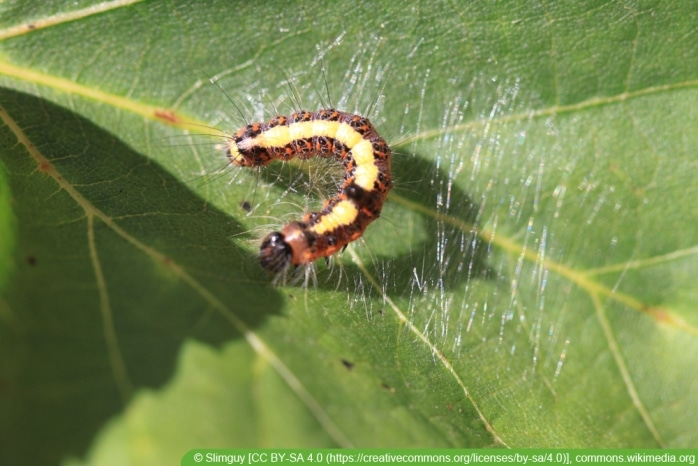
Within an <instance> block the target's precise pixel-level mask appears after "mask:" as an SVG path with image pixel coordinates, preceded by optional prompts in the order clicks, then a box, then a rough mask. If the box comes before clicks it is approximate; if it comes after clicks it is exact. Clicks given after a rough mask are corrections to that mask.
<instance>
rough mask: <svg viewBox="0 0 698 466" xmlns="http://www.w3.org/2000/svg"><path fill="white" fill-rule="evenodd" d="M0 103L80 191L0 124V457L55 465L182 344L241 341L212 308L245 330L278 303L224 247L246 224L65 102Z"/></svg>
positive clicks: (165, 368)
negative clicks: (1, 268)
mask: <svg viewBox="0 0 698 466" xmlns="http://www.w3.org/2000/svg"><path fill="white" fill-rule="evenodd" d="M0 102H1V103H2V107H3V108H4V111H5V112H6V114H7V115H9V117H10V118H11V119H12V120H14V121H15V122H16V123H17V124H18V126H19V127H20V128H22V132H23V133H24V135H25V136H26V137H27V138H28V140H29V142H30V143H31V144H32V145H34V146H35V147H36V148H37V151H38V152H39V153H40V154H41V156H43V157H45V158H46V159H47V160H48V161H49V163H50V165H52V166H53V167H54V168H55V170H56V172H57V173H58V175H59V176H60V178H61V179H62V180H64V181H65V183H67V185H69V186H70V187H72V188H73V189H74V190H75V191H76V192H77V193H78V195H77V196H73V195H71V194H70V193H69V192H68V190H66V189H63V188H62V187H61V186H60V185H59V183H58V182H57V181H56V178H54V177H52V176H50V173H51V172H50V168H49V167H50V166H49V165H47V164H42V163H39V162H37V159H35V158H34V157H32V156H31V155H30V154H29V152H27V151H26V150H25V149H24V146H22V145H19V144H18V143H17V138H16V137H15V135H13V134H12V132H11V131H10V129H9V127H8V126H4V127H0V131H1V132H2V135H1V138H0V143H3V142H4V143H3V145H2V147H0V150H1V152H0V156H1V157H2V159H0V160H2V163H3V164H4V165H5V167H6V169H7V173H8V180H9V184H10V189H11V192H12V196H13V198H14V206H15V215H16V217H17V220H18V222H17V223H18V232H17V237H18V239H19V240H18V245H17V247H16V249H15V253H14V262H15V266H14V275H13V276H12V277H11V279H10V282H9V284H8V287H7V288H6V289H5V290H4V291H3V296H2V299H1V300H0V302H1V303H2V304H0V307H4V308H5V309H6V313H5V314H6V315H9V314H11V315H12V323H11V325H8V323H7V321H5V322H4V323H2V325H1V326H0V368H2V369H3V370H2V371H1V375H0V393H1V397H2V400H3V402H2V403H3V405H4V406H5V409H4V410H3V411H4V412H3V415H2V421H1V424H0V434H1V435H2V438H3V439H5V441H4V445H5V446H4V447H3V450H4V452H3V454H2V456H3V457H4V458H2V460H1V461H0V463H3V464H54V463H56V462H57V461H58V459H59V458H60V457H65V455H67V454H70V455H79V456H82V455H83V454H84V452H85V449H86V448H87V446H88V445H89V444H90V443H91V442H92V441H93V440H94V434H95V432H97V431H98V430H99V428H101V427H102V426H103V425H104V423H105V422H106V421H107V420H108V419H110V418H111V417H113V416H114V415H116V414H118V413H120V412H121V411H122V410H123V407H124V402H126V401H127V399H122V398H123V397H124V395H125V396H128V395H129V394H132V393H133V392H134V391H135V390H138V389H141V388H144V387H159V386H161V385H162V384H163V383H165V382H166V381H168V380H170V379H171V378H172V376H173V370H174V368H175V364H176V358H177V356H178V354H179V350H180V348H181V346H182V343H183V341H184V340H185V339H190V338H194V339H197V340H200V341H203V342H206V343H209V344H211V345H219V344H221V343H222V342H225V341H229V340H231V339H234V338H239V337H240V334H239V333H238V330H237V329H236V328H235V326H234V325H233V324H231V321H230V320H228V319H227V318H226V317H225V316H224V315H223V312H221V310H220V309H217V308H216V307H217V305H216V304H215V302H214V300H218V301H219V302H220V303H223V306H225V307H226V308H227V309H228V312H230V313H231V314H232V315H234V316H235V317H236V318H237V319H239V320H240V321H242V322H244V323H245V325H246V326H247V327H248V328H254V327H255V326H257V325H259V324H260V323H261V322H262V321H263V320H264V319H265V318H266V317H267V315H269V314H273V313H278V312H280V308H281V305H282V301H281V298H280V295H279V293H278V292H276V291H275V290H273V289H270V287H269V285H268V280H267V278H266V277H265V275H264V274H263V272H262V271H261V270H260V269H259V266H258V260H257V257H256V256H255V255H252V254H249V253H247V252H245V251H243V250H241V249H240V248H238V247H237V246H236V244H235V243H234V242H233V241H232V240H231V235H234V234H236V233H240V232H243V230H244V229H243V227H242V226H241V225H240V224H239V223H237V222H236V221H235V220H233V219H232V218H231V217H230V216H229V215H227V214H225V213H223V212H220V211H218V210H215V209H213V208H212V207H211V206H210V205H208V204H206V203H205V202H204V201H202V200H201V199H200V198H199V197H198V196H197V195H195V194H193V193H192V192H191V191H189V190H188V189H187V188H186V187H185V186H184V185H183V184H182V183H181V182H180V181H179V180H177V179H176V178H175V177H173V176H172V175H171V174H169V173H168V172H166V171H165V170H164V169H163V168H161V167H160V166H158V165H157V164H155V163H153V162H152V161H150V160H149V159H147V158H146V157H144V156H143V155H142V154H139V153H137V152H135V151H134V150H133V149H131V148H129V147H128V146H126V145H125V144H124V143H123V142H121V141H120V140H118V139H117V138H115V137H114V136H113V135H111V134H110V133H109V132H107V131H105V130H104V129H102V128H100V127H98V126H96V125H95V124H94V123H92V122H90V121H88V120H87V119H85V118H83V117H81V116H79V115H77V114H75V113H72V112H70V111H68V110H66V109H64V108H61V107H58V106H56V105H54V104H51V103H48V102H46V101H43V100H40V99H38V98H36V97H33V96H29V95H25V94H20V93H16V92H13V91H8V90H0ZM91 214H92V215H93V220H94V222H93V228H92V231H91V232H90V226H89V225H90V222H89V221H88V217H89V215H91ZM90 237H93V238H94V241H93V243H92V244H93V246H92V247H91V246H90ZM95 264H97V266H95ZM189 277H190V278H191V279H192V280H194V281H195V282H196V283H198V285H193V286H192V281H191V280H189ZM208 296H211V297H213V299H209V298H208ZM100 303H101V304H100ZM260 309H261V310H262V312H260ZM8 313H9V314H8ZM122 365H123V368H124V369H125V373H122V372H121V366H122ZM129 388H130V389H131V390H129ZM37 445H41V448H36V446H37Z"/></svg>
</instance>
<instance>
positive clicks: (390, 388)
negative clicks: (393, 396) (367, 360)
mask: <svg viewBox="0 0 698 466" xmlns="http://www.w3.org/2000/svg"><path fill="white" fill-rule="evenodd" d="M381 388H382V389H383V390H388V391H389V392H390V393H395V389H394V388H393V387H391V386H390V385H388V384H387V383H385V382H383V383H381Z"/></svg>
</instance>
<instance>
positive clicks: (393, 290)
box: [260, 153, 493, 296]
mask: <svg viewBox="0 0 698 466" xmlns="http://www.w3.org/2000/svg"><path fill="white" fill-rule="evenodd" d="M265 168H266V169H265V170H262V171H260V176H262V177H263V179H264V180H265V181H266V182H268V183H271V184H272V185H273V186H275V187H276V189H279V190H288V189H289V187H290V190H291V191H295V192H301V193H305V192H310V193H311V195H316V194H317V193H319V192H327V191H328V190H329V192H332V188H331V187H328V186H317V181H315V180H313V177H314V175H308V170H304V169H303V168H300V169H299V168H298V167H297V166H295V167H294V166H292V165H289V164H278V163H277V164H273V165H270V166H269V167H265ZM392 168H393V179H394V181H395V187H394V188H393V191H392V194H393V195H397V196H400V198H401V199H402V200H406V201H407V202H409V203H410V204H412V205H413V206H414V207H413V210H415V211H416V212H417V213H418V214H419V215H420V216H421V218H422V221H423V222H424V228H425V230H426V239H425V240H423V241H420V242H419V243H417V244H411V245H409V249H410V251H409V252H408V253H403V254H400V255H398V256H381V255H378V256H376V257H375V260H374V262H373V264H372V265H373V266H374V267H373V270H372V273H373V274H374V276H376V277H378V278H379V279H381V277H382V275H383V274H384V271H389V273H388V274H387V276H388V278H389V279H388V280H385V283H384V285H385V287H384V290H385V291H386V292H387V293H389V294H390V295H391V296H395V295H398V296H402V295H407V294H409V293H410V290H411V287H412V286H414V285H417V286H425V285H426V286H429V287H430V288H434V287H444V288H446V289H450V288H454V287H458V286H463V285H464V284H465V283H466V282H467V281H468V280H471V279H488V278H491V277H492V275H493V274H492V271H491V270H490V268H489V267H488V266H487V264H486V257H487V251H488V247H489V245H488V243H487V242H486V241H484V240H482V239H481V238H480V237H479V236H478V234H477V229H476V227H477V213H478V209H479V206H478V205H477V204H476V203H475V202H473V200H472V199H471V198H470V196H469V195H468V194H467V193H465V192H464V191H462V190H461V189H460V188H458V186H457V185H455V184H454V183H450V181H449V175H448V174H447V173H444V172H443V171H442V170H440V169H439V168H437V167H436V166H435V165H434V163H432V162H430V161H428V160H426V159H424V158H422V157H419V156H417V155H414V154H405V153H398V154H394V155H393V159H392ZM316 170H317V169H316ZM320 170H321V171H327V169H320ZM330 171H331V169H330ZM333 176H334V178H335V180H336V179H339V175H338V174H333ZM311 202H312V203H313V204H314V206H313V207H314V208H318V207H319V206H320V205H322V199H319V198H318V199H313V200H311ZM387 202H388V203H389V202H393V201H391V196H388V200H387ZM405 208H408V209H409V208H410V207H407V206H405ZM424 211H429V212H431V213H432V214H426V213H425V212H424ZM302 215H303V213H302V212H299V213H298V217H299V218H300V217H301V216H302ZM440 216H442V217H440ZM444 217H448V219H449V220H445V219H444ZM369 228H372V229H375V228H384V229H387V230H390V229H393V230H394V232H395V235H397V236H400V235H404V234H405V232H404V229H403V227H402V226H401V225H400V224H398V223H392V224H391V219H390V218H388V217H385V216H382V217H381V218H379V219H378V220H377V221H376V222H374V223H373V224H372V225H370V226H369ZM359 247H362V246H359ZM321 262H322V261H318V262H317V264H318V266H319V268H320V272H319V274H318V279H317V286H318V287H320V288H323V289H328V290H332V289H335V288H336V287H337V282H336V280H337V274H336V273H334V274H331V273H328V271H327V270H325V269H326V268H325V267H324V265H323V264H321ZM345 262H346V261H345ZM426 264H430V265H429V266H427V265H426ZM342 267H343V273H344V274H346V275H347V276H348V277H349V278H350V279H351V277H353V276H356V274H361V273H362V272H361V271H360V270H358V268H357V267H356V266H355V265H354V264H351V263H348V262H347V263H344V264H343V265H342ZM425 267H427V268H425ZM299 273H302V272H299ZM415 276H417V277H419V283H416V281H417V280H416V278H415ZM298 282H300V283H303V281H302V280H298Z"/></svg>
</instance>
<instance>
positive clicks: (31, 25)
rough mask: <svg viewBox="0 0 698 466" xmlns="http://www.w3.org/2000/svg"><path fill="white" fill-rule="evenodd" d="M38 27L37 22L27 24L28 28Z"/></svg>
mask: <svg viewBox="0 0 698 466" xmlns="http://www.w3.org/2000/svg"><path fill="white" fill-rule="evenodd" d="M34 28H36V24H32V23H29V24H27V29H34Z"/></svg>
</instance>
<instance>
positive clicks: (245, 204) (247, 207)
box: [240, 201, 252, 213]
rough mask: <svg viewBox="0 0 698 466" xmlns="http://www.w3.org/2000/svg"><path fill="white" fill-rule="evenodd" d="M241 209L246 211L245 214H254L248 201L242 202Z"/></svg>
mask: <svg viewBox="0 0 698 466" xmlns="http://www.w3.org/2000/svg"><path fill="white" fill-rule="evenodd" d="M240 207H241V208H242V210H244V211H245V212H248V213H249V212H252V204H250V203H249V202H248V201H242V202H241V203H240Z"/></svg>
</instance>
